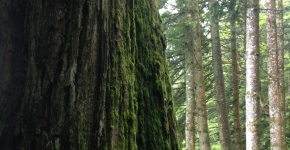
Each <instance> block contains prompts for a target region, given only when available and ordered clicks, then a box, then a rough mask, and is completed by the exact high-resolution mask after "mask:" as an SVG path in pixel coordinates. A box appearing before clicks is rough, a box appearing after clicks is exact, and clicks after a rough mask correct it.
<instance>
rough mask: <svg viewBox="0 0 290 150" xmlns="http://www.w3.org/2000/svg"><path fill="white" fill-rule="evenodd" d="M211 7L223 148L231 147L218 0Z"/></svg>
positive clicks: (211, 2)
mask: <svg viewBox="0 0 290 150" xmlns="http://www.w3.org/2000/svg"><path fill="white" fill-rule="evenodd" d="M210 9H211V14H212V16H211V23H210V24H211V28H210V30H211V31H210V32H211V39H212V55H213V69H214V78H215V97H216V106H217V113H218V124H219V135H220V143H221V148H222V149H223V150H230V149H232V146H231V138H230V129H229V121H228V110H227V100H226V96H225V85H224V77H223V68H222V55H221V45H220V36H219V20H218V18H219V17H218V12H219V7H218V1H217V0H211V1H210Z"/></svg>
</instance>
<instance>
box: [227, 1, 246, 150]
mask: <svg viewBox="0 0 290 150" xmlns="http://www.w3.org/2000/svg"><path fill="white" fill-rule="evenodd" d="M235 7H236V0H231V1H230V8H229V9H230V10H229V11H230V13H231V16H230V25H231V29H230V31H231V53H232V78H233V113H234V132H235V142H236V144H235V149H236V150H242V149H243V143H242V132H241V119H240V97H239V94H240V91H239V70H238V68H239V66H238V52H237V44H236V42H237V38H236V17H237V15H236V10H235Z"/></svg>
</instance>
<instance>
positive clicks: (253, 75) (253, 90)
mask: <svg viewBox="0 0 290 150" xmlns="http://www.w3.org/2000/svg"><path fill="white" fill-rule="evenodd" d="M249 16H251V17H249ZM259 55H260V51H259V2H258V1H256V0H249V1H248V2H247V12H246V149H249V150H250V149H253V150H254V149H259V148H260V136H259V100H260V99H259V92H260V90H259Z"/></svg>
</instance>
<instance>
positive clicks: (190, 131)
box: [185, 0, 195, 150]
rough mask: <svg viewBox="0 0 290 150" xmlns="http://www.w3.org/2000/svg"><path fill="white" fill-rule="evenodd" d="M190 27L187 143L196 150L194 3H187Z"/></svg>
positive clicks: (187, 51) (186, 66) (188, 26)
mask: <svg viewBox="0 0 290 150" xmlns="http://www.w3.org/2000/svg"><path fill="white" fill-rule="evenodd" d="M186 4H187V18H188V22H189V23H188V25H187V26H186V30H187V31H186V36H187V39H188V41H189V42H188V45H187V46H188V48H187V50H186V52H185V86H186V89H185V90H186V91H185V92H186V119H185V142H186V149H188V150H195V84H194V65H195V62H194V28H193V27H192V25H191V24H190V21H191V20H192V16H191V15H192V6H193V5H192V1H191V0H188V1H186Z"/></svg>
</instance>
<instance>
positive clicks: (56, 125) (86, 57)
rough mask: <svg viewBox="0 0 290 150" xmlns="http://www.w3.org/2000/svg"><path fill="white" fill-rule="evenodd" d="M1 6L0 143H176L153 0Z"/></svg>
mask: <svg viewBox="0 0 290 150" xmlns="http://www.w3.org/2000/svg"><path fill="white" fill-rule="evenodd" d="M0 11H1V13H0V24H1V26H0V56H1V57H0V58H1V59H0V81H1V83H0V149H5V150H9V149H13V150H14V149H15V150H20V149H26V150H28V149H31V150H40V149H63V150H64V149H70V150H74V149H75V150H78V149H82V150H89V149H112V150H113V149H114V150H115V149H122V150H123V149H124V150H125V149H132V150H133V149H140V150H142V149H143V150H148V149H154V150H158V149H162V150H164V149H179V147H178V142H177V138H176V133H175V132H176V127H175V119H174V114H173V106H172V100H171V89H170V84H169V79H168V75H167V74H168V71H167V66H166V65H167V64H166V60H165V52H164V51H165V40H164V37H163V34H162V31H161V28H160V18H159V15H158V10H157V2H156V1H154V0H151V1H143V0H135V1H133V0H126V1H120V0H111V1H105V0H72V1H64V0H60V1H41V0H27V1H22V0H15V1H12V0H2V1H1V2H0Z"/></svg>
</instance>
